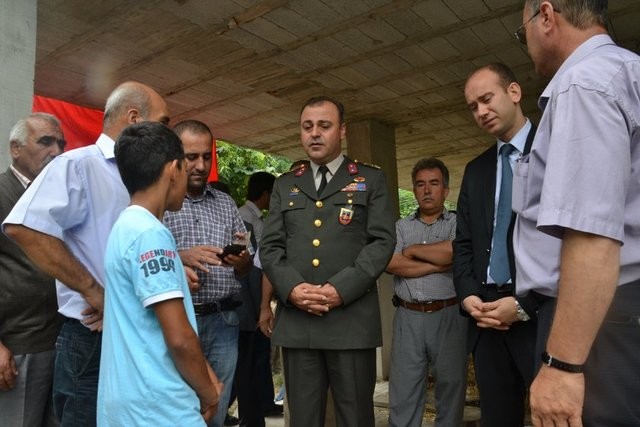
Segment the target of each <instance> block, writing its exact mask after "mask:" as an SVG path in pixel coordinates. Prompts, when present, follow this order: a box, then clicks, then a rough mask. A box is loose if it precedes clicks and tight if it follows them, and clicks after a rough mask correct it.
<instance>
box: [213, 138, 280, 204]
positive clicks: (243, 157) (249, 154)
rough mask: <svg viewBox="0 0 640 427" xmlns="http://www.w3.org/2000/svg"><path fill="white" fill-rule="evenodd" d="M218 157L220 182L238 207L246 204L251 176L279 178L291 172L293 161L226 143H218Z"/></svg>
mask: <svg viewBox="0 0 640 427" xmlns="http://www.w3.org/2000/svg"><path fill="white" fill-rule="evenodd" d="M216 154H217V156H218V180H220V181H222V182H224V183H225V184H227V185H228V186H229V189H230V190H231V197H233V200H235V201H236V203H237V204H238V206H242V205H243V204H244V201H245V198H246V195H247V181H249V176H250V175H251V174H252V173H254V172H258V171H264V172H269V173H272V174H274V175H275V176H278V175H280V174H282V173H283V172H286V171H288V170H289V165H291V161H290V160H289V159H286V158H284V157H279V156H273V155H270V154H264V153H261V152H259V151H256V150H251V149H248V148H243V147H239V146H237V145H233V144H229V143H228V142H225V141H220V140H218V141H217V142H216Z"/></svg>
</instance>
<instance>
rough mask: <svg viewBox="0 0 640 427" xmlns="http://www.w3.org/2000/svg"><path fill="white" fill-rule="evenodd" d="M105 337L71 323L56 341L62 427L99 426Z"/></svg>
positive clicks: (56, 384)
mask: <svg viewBox="0 0 640 427" xmlns="http://www.w3.org/2000/svg"><path fill="white" fill-rule="evenodd" d="M101 345H102V333H99V332H91V331H90V330H89V329H88V328H86V327H85V326H84V325H82V323H80V322H79V321H78V320H75V319H67V320H66V321H65V322H64V324H63V325H62V329H61V330H60V334H59V335H58V339H57V341H56V361H55V366H54V370H53V405H54V411H55V414H56V416H57V417H58V419H59V420H60V424H61V425H62V427H68V426H78V427H80V426H82V427H86V426H95V425H96V399H97V394H98V376H99V370H100V349H101Z"/></svg>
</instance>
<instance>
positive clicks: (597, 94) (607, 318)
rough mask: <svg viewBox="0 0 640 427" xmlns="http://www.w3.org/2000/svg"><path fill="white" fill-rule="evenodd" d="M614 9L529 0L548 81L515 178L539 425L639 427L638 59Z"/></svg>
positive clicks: (536, 56) (534, 51)
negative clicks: (611, 17) (533, 299)
mask: <svg viewBox="0 0 640 427" xmlns="http://www.w3.org/2000/svg"><path fill="white" fill-rule="evenodd" d="M606 13H607V2H606V1H603V0H600V1H598V0H592V1H575V0H574V1H569V0H554V1H543V2H540V1H539V0H527V1H526V2H525V7H524V11H523V19H522V22H523V26H522V29H521V30H519V31H518V33H519V34H520V35H521V36H520V37H521V38H520V39H521V41H526V43H527V48H528V50H529V54H530V55H531V58H532V59H533V62H534V65H535V69H536V71H537V72H538V73H539V74H541V75H543V76H545V77H548V78H551V81H550V82H549V84H548V86H547V87H546V88H545V90H544V91H543V93H542V95H541V96H540V99H539V102H538V105H539V106H540V108H541V109H542V110H543V115H542V118H541V121H540V124H539V127H538V132H537V134H536V137H535V139H534V142H533V145H532V148H531V153H530V155H529V156H526V157H524V158H523V159H522V161H521V162H519V163H518V165H517V166H516V170H515V171H514V184H513V207H514V210H515V211H516V212H517V214H518V217H517V220H516V226H515V231H514V250H515V253H516V255H517V256H516V263H517V269H516V270H517V281H518V293H519V294H523V295H524V294H529V295H534V296H537V298H538V299H540V300H541V301H542V304H541V306H540V308H539V311H538V322H539V325H538V340H537V356H536V357H539V358H540V359H539V360H540V361H541V362H542V364H543V365H542V367H541V368H540V371H539V372H538V375H537V377H536V379H535V380H534V382H533V384H532V386H531V398H530V401H531V409H532V420H533V423H534V425H536V426H547V425H556V426H557V425H570V426H581V425H585V426H605V425H606V426H613V425H615V426H637V425H640V406H638V405H636V404H635V403H634V399H635V396H637V395H639V394H640V370H639V369H638V366H640V268H639V266H640V215H638V212H639V211H640V185H639V182H640V149H639V148H640V56H638V55H637V54H634V53H632V52H629V51H627V50H625V49H622V48H620V47H618V46H616V45H615V43H614V42H613V40H612V39H611V37H609V35H608V34H607V29H606V19H607V17H606ZM525 35H526V37H522V36H525ZM542 233H546V234H542ZM545 235H551V236H553V237H554V238H552V239H548V238H545V239H541V236H545Z"/></svg>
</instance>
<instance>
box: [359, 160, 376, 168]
mask: <svg viewBox="0 0 640 427" xmlns="http://www.w3.org/2000/svg"><path fill="white" fill-rule="evenodd" d="M355 162H356V163H358V164H360V165H365V166H369V167H370V168H374V169H381V168H380V166H378V165H374V164H373V163H366V162H361V161H359V160H355Z"/></svg>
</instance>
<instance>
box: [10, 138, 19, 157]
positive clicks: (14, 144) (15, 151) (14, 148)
mask: <svg viewBox="0 0 640 427" xmlns="http://www.w3.org/2000/svg"><path fill="white" fill-rule="evenodd" d="M20 147H21V145H20V143H19V142H18V141H11V142H10V143H9V151H10V152H11V158H12V159H13V160H15V159H17V158H18V157H20Z"/></svg>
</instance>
